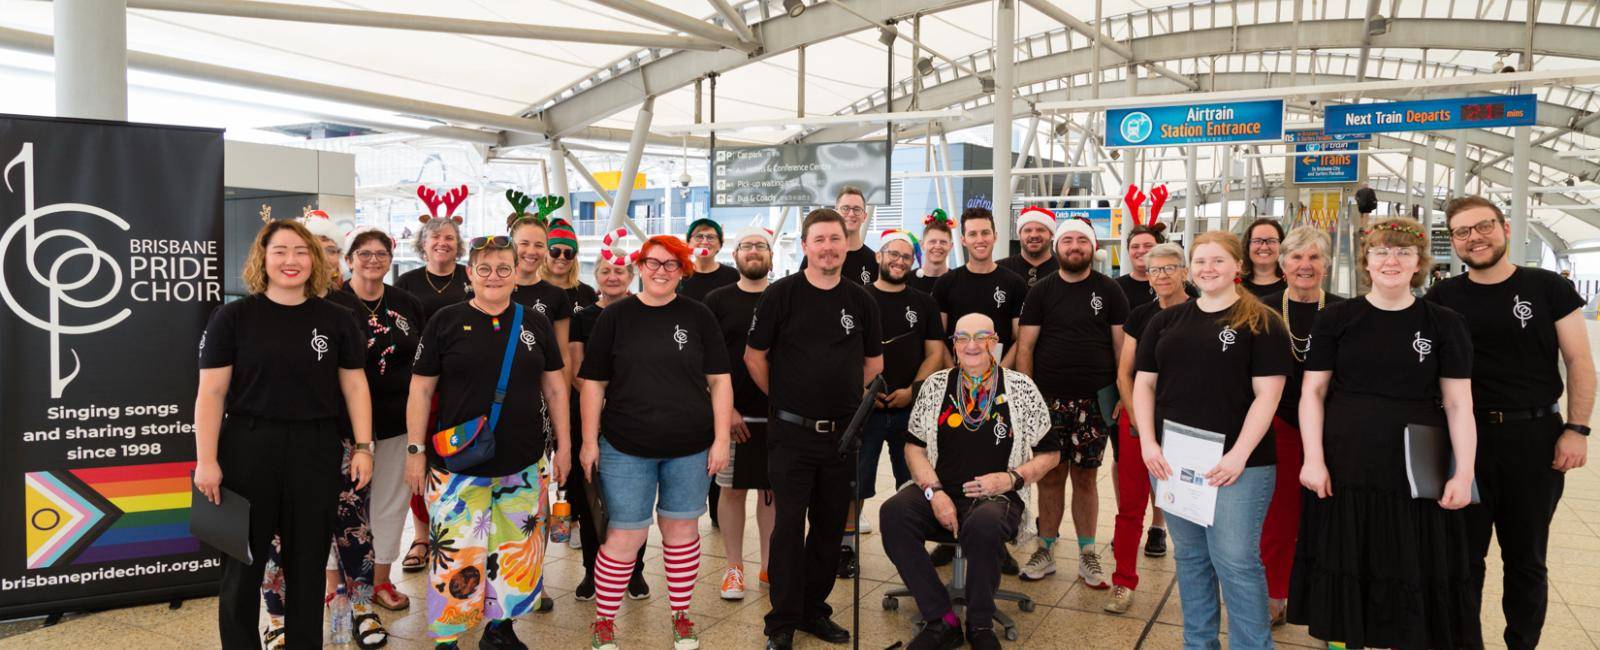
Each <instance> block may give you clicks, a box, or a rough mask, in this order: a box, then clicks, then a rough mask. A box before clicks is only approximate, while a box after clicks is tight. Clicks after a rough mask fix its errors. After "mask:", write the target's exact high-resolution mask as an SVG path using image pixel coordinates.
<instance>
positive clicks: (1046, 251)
mask: <svg viewBox="0 0 1600 650" xmlns="http://www.w3.org/2000/svg"><path fill="white" fill-rule="evenodd" d="M1055 230H1056V215H1055V213H1053V212H1051V211H1049V210H1046V209H1044V208H1041V207H1038V206H1029V207H1026V208H1023V209H1022V214H1020V215H1018V216H1017V240H1018V241H1020V242H1021V243H1022V252H1021V253H1018V254H1016V255H1012V256H1011V257H1007V258H1005V259H1003V260H1000V261H999V262H997V264H999V265H1000V266H1001V267H1002V268H1005V269H1007V270H1009V271H1011V272H1012V273H1015V274H1017V275H1019V276H1022V279H1023V280H1026V281H1027V282H1028V286H1029V287H1032V286H1033V285H1035V284H1038V283H1039V281H1040V280H1043V279H1045V278H1047V277H1050V274H1051V273H1055V272H1056V269H1057V268H1060V267H1058V266H1057V264H1056V258H1055V256H1053V255H1051V254H1050V235H1051V234H1053V233H1055Z"/></svg>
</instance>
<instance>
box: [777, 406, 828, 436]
mask: <svg viewBox="0 0 1600 650" xmlns="http://www.w3.org/2000/svg"><path fill="white" fill-rule="evenodd" d="M773 412H774V413H776V414H777V416H778V421H779V422H788V423H789V424H792V425H795V426H797V427H802V428H806V429H810V430H812V431H815V432H817V433H835V432H837V431H839V429H840V428H841V427H843V426H844V424H845V423H844V422H841V421H840V420H813V419H811V418H808V417H806V416H804V415H800V414H798V413H790V412H788V411H785V410H783V409H773Z"/></svg>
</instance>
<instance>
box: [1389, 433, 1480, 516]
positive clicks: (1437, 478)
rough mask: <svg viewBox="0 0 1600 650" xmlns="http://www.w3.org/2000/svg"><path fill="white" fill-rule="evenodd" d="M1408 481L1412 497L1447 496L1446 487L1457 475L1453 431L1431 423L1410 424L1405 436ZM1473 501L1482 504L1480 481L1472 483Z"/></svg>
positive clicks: (1433, 498) (1437, 497)
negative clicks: (1452, 445)
mask: <svg viewBox="0 0 1600 650" xmlns="http://www.w3.org/2000/svg"><path fill="white" fill-rule="evenodd" d="M1405 436H1406V438H1405V446H1406V481H1407V482H1409V483H1410V484H1411V498H1413V499H1431V500H1435V501H1437V500H1438V499H1439V498H1441V497H1443V496H1444V484H1445V482H1447V481H1449V480H1450V477H1452V476H1455V473H1456V457H1455V454H1454V453H1453V449H1452V448H1451V445H1450V431H1449V430H1448V429H1446V428H1444V427H1436V426H1433V425H1430V424H1408V425H1406V433H1405ZM1472 502H1473V503H1478V502H1479V497H1478V482H1477V481H1476V480H1474V481H1473V482H1472Z"/></svg>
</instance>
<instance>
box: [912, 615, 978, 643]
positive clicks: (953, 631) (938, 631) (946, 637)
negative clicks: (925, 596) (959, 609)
mask: <svg viewBox="0 0 1600 650" xmlns="http://www.w3.org/2000/svg"><path fill="white" fill-rule="evenodd" d="M965 643H966V639H965V638H963V637H962V636H961V624H959V623H957V624H955V625H951V624H949V623H946V622H944V619H935V620H932V621H928V622H927V624H925V625H923V626H922V631H921V632H918V633H917V636H916V638H914V639H912V640H911V645H908V646H906V650H955V649H956V648H959V647H961V646H962V645H964V644H965Z"/></svg>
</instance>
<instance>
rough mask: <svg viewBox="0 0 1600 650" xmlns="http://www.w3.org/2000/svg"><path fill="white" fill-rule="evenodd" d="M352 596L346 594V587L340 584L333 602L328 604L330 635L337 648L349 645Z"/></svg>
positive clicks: (335, 591) (334, 593) (334, 594)
mask: <svg viewBox="0 0 1600 650" xmlns="http://www.w3.org/2000/svg"><path fill="white" fill-rule="evenodd" d="M350 626H351V621H350V595H349V594H348V593H347V592H345V590H344V585H343V584H340V585H339V587H338V588H337V589H335V590H334V592H333V602H330V603H328V633H329V636H330V637H332V638H331V639H330V641H331V642H332V643H333V644H334V645H336V646H344V645H349V644H350V642H351V634H350Z"/></svg>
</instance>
